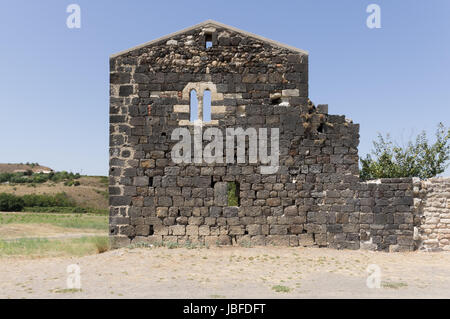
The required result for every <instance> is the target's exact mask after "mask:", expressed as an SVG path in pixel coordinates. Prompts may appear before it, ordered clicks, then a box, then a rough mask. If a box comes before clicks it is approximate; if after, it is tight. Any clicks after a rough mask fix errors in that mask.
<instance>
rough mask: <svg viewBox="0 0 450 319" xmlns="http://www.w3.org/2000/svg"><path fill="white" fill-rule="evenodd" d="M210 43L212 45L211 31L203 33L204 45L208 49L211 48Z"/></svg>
mask: <svg viewBox="0 0 450 319" xmlns="http://www.w3.org/2000/svg"><path fill="white" fill-rule="evenodd" d="M212 45H213V43H212V34H211V33H207V34H205V47H206V48H207V49H208V48H211V47H212Z"/></svg>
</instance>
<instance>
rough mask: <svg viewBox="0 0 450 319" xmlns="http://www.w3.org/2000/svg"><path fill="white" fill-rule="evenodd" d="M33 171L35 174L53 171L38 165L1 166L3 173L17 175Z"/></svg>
mask: <svg viewBox="0 0 450 319" xmlns="http://www.w3.org/2000/svg"><path fill="white" fill-rule="evenodd" d="M28 170H31V171H32V172H33V173H50V172H52V171H53V170H52V169H51V168H50V167H47V166H42V165H39V164H37V163H30V164H0V174H1V173H16V172H25V171H28Z"/></svg>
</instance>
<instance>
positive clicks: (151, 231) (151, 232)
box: [148, 225, 155, 236]
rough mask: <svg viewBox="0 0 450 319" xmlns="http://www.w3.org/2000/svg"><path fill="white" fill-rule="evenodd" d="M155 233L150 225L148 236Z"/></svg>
mask: <svg viewBox="0 0 450 319" xmlns="http://www.w3.org/2000/svg"><path fill="white" fill-rule="evenodd" d="M154 233H155V231H154V230H153V225H150V230H149V233H148V234H149V235H150V236H151V235H153V234H154Z"/></svg>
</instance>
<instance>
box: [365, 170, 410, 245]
mask: <svg viewBox="0 0 450 319" xmlns="http://www.w3.org/2000/svg"><path fill="white" fill-rule="evenodd" d="M413 185H414V181H413V179H412V178H383V179H380V180H375V181H368V182H364V183H361V185H360V190H359V194H358V197H359V198H360V203H361V213H360V248H361V249H368V250H383V251H412V250H414V240H413V234H414V199H413V187H414V186H413Z"/></svg>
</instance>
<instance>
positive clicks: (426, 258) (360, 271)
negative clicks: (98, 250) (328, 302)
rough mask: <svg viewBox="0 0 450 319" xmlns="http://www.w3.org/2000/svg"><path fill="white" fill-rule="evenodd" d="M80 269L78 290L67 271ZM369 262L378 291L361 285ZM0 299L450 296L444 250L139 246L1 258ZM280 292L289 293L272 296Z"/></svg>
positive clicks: (449, 271) (448, 256)
mask: <svg viewBox="0 0 450 319" xmlns="http://www.w3.org/2000/svg"><path fill="white" fill-rule="evenodd" d="M70 264H78V265H79V266H80V269H81V285H82V291H81V292H73V291H67V290H64V289H66V288H67V286H66V280H67V276H68V274H67V272H66V269H67V266H68V265H70ZM369 264H376V265H378V266H379V267H380V269H381V279H382V283H383V285H382V286H383V287H382V288H378V289H377V288H374V289H370V288H368V287H367V285H366V280H367V276H368V273H367V271H366V269H367V266H368V265H369ZM0 269H2V271H1V272H0V282H1V285H0V298H225V297H226V298H338V297H340V298H379V297H384V298H418V297H420V298H450V253H448V252H445V253H421V252H414V253H391V254H388V253H379V252H366V251H336V250H331V249H323V248H322V249H314V248H310V249H305V248H279V247H256V248H238V247H227V248H211V249H206V248H203V249H186V248H176V249H168V248H152V249H149V248H141V249H120V250H115V251H109V252H107V253H104V254H99V255H91V256H85V257H80V258H75V257H72V258H45V259H34V260H30V259H18V258H14V259H8V258H3V259H0ZM274 286H278V287H277V288H278V289H280V290H283V291H285V290H289V292H277V291H275V290H274V288H273V287H274Z"/></svg>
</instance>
